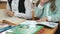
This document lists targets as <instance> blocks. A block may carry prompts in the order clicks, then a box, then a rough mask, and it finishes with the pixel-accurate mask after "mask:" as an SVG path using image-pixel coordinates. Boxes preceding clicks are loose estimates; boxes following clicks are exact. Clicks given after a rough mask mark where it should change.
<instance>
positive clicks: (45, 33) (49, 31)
mask: <svg viewBox="0 0 60 34" xmlns="http://www.w3.org/2000/svg"><path fill="white" fill-rule="evenodd" d="M57 28H58V27H56V28H54V29H49V28H46V27H44V28H43V29H42V30H44V31H43V32H42V33H41V34H54V33H55V32H56V30H57ZM40 32H41V31H39V32H38V33H37V34H40Z"/></svg>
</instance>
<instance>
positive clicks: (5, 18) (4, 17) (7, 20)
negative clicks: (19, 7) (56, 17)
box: [0, 9, 25, 26]
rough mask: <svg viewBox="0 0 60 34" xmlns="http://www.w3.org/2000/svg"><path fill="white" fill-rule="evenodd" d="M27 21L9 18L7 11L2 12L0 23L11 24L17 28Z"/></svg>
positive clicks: (0, 13) (0, 12) (0, 11)
mask: <svg viewBox="0 0 60 34" xmlns="http://www.w3.org/2000/svg"><path fill="white" fill-rule="evenodd" d="M24 20H25V19H21V18H18V17H15V16H13V17H9V16H8V15H7V14H6V11H5V10H2V9H1V10H0V23H6V24H9V25H13V26H16V25H18V24H19V23H21V22H23V21H24Z"/></svg>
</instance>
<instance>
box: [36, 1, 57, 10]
mask: <svg viewBox="0 0 60 34" xmlns="http://www.w3.org/2000/svg"><path fill="white" fill-rule="evenodd" d="M39 2H40V0H38V2H37V3H36V6H38V4H39ZM49 2H50V3H51V5H50V9H51V10H52V11H54V10H55V9H56V5H55V0H49Z"/></svg>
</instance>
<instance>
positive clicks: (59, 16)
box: [35, 0, 60, 22]
mask: <svg viewBox="0 0 60 34" xmlns="http://www.w3.org/2000/svg"><path fill="white" fill-rule="evenodd" d="M59 1H60V0H38V2H37V4H36V8H35V17H38V18H40V20H37V21H52V22H56V21H59V20H60V3H59Z"/></svg>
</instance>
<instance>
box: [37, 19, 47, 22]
mask: <svg viewBox="0 0 60 34" xmlns="http://www.w3.org/2000/svg"><path fill="white" fill-rule="evenodd" d="M36 21H37V22H46V21H47V18H42V19H40V20H36Z"/></svg>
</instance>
